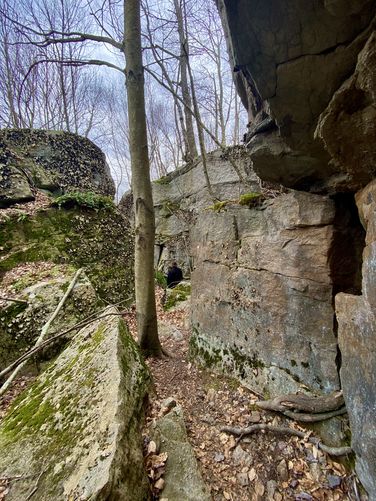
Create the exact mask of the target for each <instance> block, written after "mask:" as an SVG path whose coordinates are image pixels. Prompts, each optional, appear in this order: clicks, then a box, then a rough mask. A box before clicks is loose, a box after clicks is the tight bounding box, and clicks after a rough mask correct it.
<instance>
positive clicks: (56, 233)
mask: <svg viewBox="0 0 376 501" xmlns="http://www.w3.org/2000/svg"><path fill="white" fill-rule="evenodd" d="M21 215H22V214H21ZM132 256H133V239H132V233H131V229H130V227H129V225H128V224H127V223H126V221H125V220H124V218H123V216H122V215H121V214H120V213H119V212H118V211H117V210H116V209H115V207H113V208H107V209H106V208H102V209H98V210H95V209H89V208H85V207H80V206H75V207H72V208H70V209H64V208H62V209H58V208H53V207H49V208H45V209H44V210H40V211H37V212H36V213H35V214H34V215H30V216H28V215H27V214H26V215H24V217H20V216H17V215H16V214H13V215H11V216H10V217H8V218H6V219H5V220H4V221H3V222H1V223H0V277H1V276H2V275H3V274H4V272H6V271H8V270H11V269H12V268H14V267H15V266H17V265H19V264H20V263H26V262H38V261H52V262H54V263H58V264H59V263H68V264H72V265H73V266H75V267H76V268H80V267H84V268H85V273H86V274H87V276H88V277H89V279H90V281H91V283H92V284H93V287H94V289H95V291H96V292H97V293H98V295H99V296H100V297H101V298H103V299H105V300H106V301H110V302H111V301H112V302H113V303H117V302H118V301H122V300H125V299H127V298H128V297H129V296H132V293H133V264H132V263H133V259H132Z"/></svg>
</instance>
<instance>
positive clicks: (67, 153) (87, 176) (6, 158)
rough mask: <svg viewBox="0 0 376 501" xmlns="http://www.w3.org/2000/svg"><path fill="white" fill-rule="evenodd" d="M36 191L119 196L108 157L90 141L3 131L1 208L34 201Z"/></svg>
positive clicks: (38, 132) (66, 134) (46, 133)
mask: <svg viewBox="0 0 376 501" xmlns="http://www.w3.org/2000/svg"><path fill="white" fill-rule="evenodd" d="M34 188H40V189H44V190H48V191H51V192H54V193H56V192H57V193H65V192H67V191H71V190H81V191H82V190H91V191H93V192H95V193H99V194H102V195H109V196H111V197H113V196H114V194H115V186H114V182H113V180H112V178H111V174H110V170H109V167H108V165H107V163H106V158H105V156H104V153H103V152H102V151H101V150H100V149H99V148H98V147H97V146H96V145H95V144H94V143H92V142H91V141H89V140H88V139H87V138H83V137H80V136H78V135H76V134H72V133H69V132H61V131H45V130H36V129H3V130H1V131H0V207H7V206H9V205H12V204H14V203H18V202H26V201H28V200H32V199H33V196H34V195H33V193H34V191H33V190H34Z"/></svg>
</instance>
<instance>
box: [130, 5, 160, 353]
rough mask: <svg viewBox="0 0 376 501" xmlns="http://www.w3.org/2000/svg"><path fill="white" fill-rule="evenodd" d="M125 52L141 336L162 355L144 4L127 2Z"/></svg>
mask: <svg viewBox="0 0 376 501" xmlns="http://www.w3.org/2000/svg"><path fill="white" fill-rule="evenodd" d="M124 31H125V41H124V52H125V57H126V61H127V68H126V87H127V95H128V120H129V149H130V154H131V164H132V191H133V200H134V207H135V290H136V311H137V332H138V338H139V344H140V347H141V350H142V351H143V352H144V353H145V355H155V356H160V355H162V348H161V345H160V342H159V338H158V327H157V311H156V305H155V291H154V238H155V221H154V206H153V198H152V190H151V182H150V166H149V155H148V144H147V129H146V116H145V95H144V70H143V66H142V51H141V50H142V49H141V21H140V0H126V1H125V2H124Z"/></svg>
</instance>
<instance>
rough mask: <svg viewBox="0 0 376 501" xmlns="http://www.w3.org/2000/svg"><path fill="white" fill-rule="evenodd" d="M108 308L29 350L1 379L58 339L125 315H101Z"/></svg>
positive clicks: (0, 375)
mask: <svg viewBox="0 0 376 501" xmlns="http://www.w3.org/2000/svg"><path fill="white" fill-rule="evenodd" d="M130 299H132V298H131V297H129V298H127V299H124V300H123V301H120V302H119V303H116V304H115V305H113V306H118V305H119V304H121V303H124V302H127V301H129V300H130ZM107 308H108V307H107V306H106V308H104V309H103V310H101V311H100V312H99V313H98V312H95V313H93V314H91V315H89V316H88V317H86V318H85V319H84V320H81V322H79V323H77V324H75V325H73V326H72V327H69V329H66V330H65V331H63V332H59V333H58V334H56V335H54V336H52V337H50V338H48V339H46V340H45V341H44V342H43V343H41V344H40V345H39V346H34V347H33V348H31V350H29V351H27V352H26V353H24V354H23V355H21V356H20V357H19V358H18V359H17V360H15V361H14V362H12V363H11V364H10V365H9V366H8V367H6V368H5V369H3V370H2V371H1V372H0V378H2V377H4V376H6V375H7V374H9V372H11V371H12V370H13V369H14V368H15V367H17V366H18V365H20V364H21V363H22V362H24V361H26V360H28V359H29V358H30V357H32V356H33V355H35V354H36V353H38V352H39V351H42V350H43V349H44V348H46V346H49V345H50V344H53V343H54V342H55V341H57V340H58V339H60V338H62V337H64V336H66V335H67V334H70V333H71V332H73V331H75V330H79V329H82V328H83V327H86V326H87V325H90V324H91V323H93V322H96V321H97V320H100V319H101V318H105V317H109V316H122V315H123V314H124V313H125V311H121V312H119V313H106V314H104V315H101V313H103V312H104V311H105V310H106V309H107ZM0 395H1V393H0Z"/></svg>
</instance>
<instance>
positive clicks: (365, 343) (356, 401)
mask: <svg viewBox="0 0 376 501" xmlns="http://www.w3.org/2000/svg"><path fill="white" fill-rule="evenodd" d="M356 200H357V204H358V207H359V213H360V216H361V220H362V222H363V224H364V226H365V228H366V229H367V235H366V247H365V249H364V253H363V288H362V292H363V294H362V295H360V296H353V295H349V294H338V295H337V296H336V313H337V320H338V341H339V347H340V350H341V355H342V367H341V381H342V387H343V394H344V397H345V401H346V408H347V411H348V414H349V419H350V426H351V432H352V440H351V445H352V447H353V449H354V451H355V454H356V470H357V473H358V475H359V478H360V480H361V481H362V483H363V485H364V487H365V488H366V490H367V491H368V493H369V495H370V499H371V500H375V499H376V423H375V408H376V393H375V382H376V381H375V374H376V360H375V352H376V314H375V311H376V181H373V182H371V183H370V184H369V185H368V186H367V187H366V188H364V189H363V190H362V191H361V192H359V193H358V194H357V196H356Z"/></svg>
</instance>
